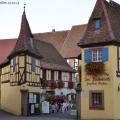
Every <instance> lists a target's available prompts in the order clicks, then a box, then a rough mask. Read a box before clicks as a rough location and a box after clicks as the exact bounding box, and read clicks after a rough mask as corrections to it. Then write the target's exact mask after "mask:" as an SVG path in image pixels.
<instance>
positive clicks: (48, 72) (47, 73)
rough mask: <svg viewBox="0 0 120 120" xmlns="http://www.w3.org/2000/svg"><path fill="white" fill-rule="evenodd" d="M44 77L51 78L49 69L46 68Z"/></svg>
mask: <svg viewBox="0 0 120 120" xmlns="http://www.w3.org/2000/svg"><path fill="white" fill-rule="evenodd" d="M46 79H47V80H51V70H46Z"/></svg>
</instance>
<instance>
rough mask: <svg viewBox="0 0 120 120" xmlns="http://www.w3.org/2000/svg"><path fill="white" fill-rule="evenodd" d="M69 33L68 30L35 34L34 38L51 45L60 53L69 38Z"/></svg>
mask: <svg viewBox="0 0 120 120" xmlns="http://www.w3.org/2000/svg"><path fill="white" fill-rule="evenodd" d="M68 32H69V31H68V30H66V31H53V32H45V33H35V34H34V38H35V39H38V40H42V41H45V42H48V43H51V44H52V45H53V46H54V47H55V48H56V49H57V50H58V51H60V50H61V48H62V45H63V43H64V41H65V39H66V37H67V34H68Z"/></svg>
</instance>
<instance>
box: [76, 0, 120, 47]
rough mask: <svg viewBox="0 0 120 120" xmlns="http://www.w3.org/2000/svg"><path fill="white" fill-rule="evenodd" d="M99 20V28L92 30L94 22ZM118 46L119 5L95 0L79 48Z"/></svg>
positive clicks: (119, 37) (119, 34) (119, 43)
mask: <svg viewBox="0 0 120 120" xmlns="http://www.w3.org/2000/svg"><path fill="white" fill-rule="evenodd" d="M98 18H100V19H101V28H100V29H98V30H95V29H94V20H95V19H98ZM109 44H115V45H120V5H119V4H117V3H116V2H114V1H110V2H107V1H106V0H97V3H96V5H95V8H94V10H93V12H92V15H91V17H90V19H89V22H88V26H87V29H86V32H85V35H84V37H83V39H82V40H80V42H79V44H78V45H79V46H80V47H90V46H97V45H98V46H99V45H109Z"/></svg>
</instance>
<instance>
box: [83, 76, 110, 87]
mask: <svg viewBox="0 0 120 120" xmlns="http://www.w3.org/2000/svg"><path fill="white" fill-rule="evenodd" d="M84 81H85V82H86V84H87V85H107V84H108V82H109V81H110V76H109V75H108V74H103V75H101V76H93V75H86V76H85V79H84Z"/></svg>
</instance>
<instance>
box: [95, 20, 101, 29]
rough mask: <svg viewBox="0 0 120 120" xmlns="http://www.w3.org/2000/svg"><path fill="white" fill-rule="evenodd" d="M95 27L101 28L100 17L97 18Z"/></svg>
mask: <svg viewBox="0 0 120 120" xmlns="http://www.w3.org/2000/svg"><path fill="white" fill-rule="evenodd" d="M95 28H96V29H99V28H100V19H98V20H95Z"/></svg>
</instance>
